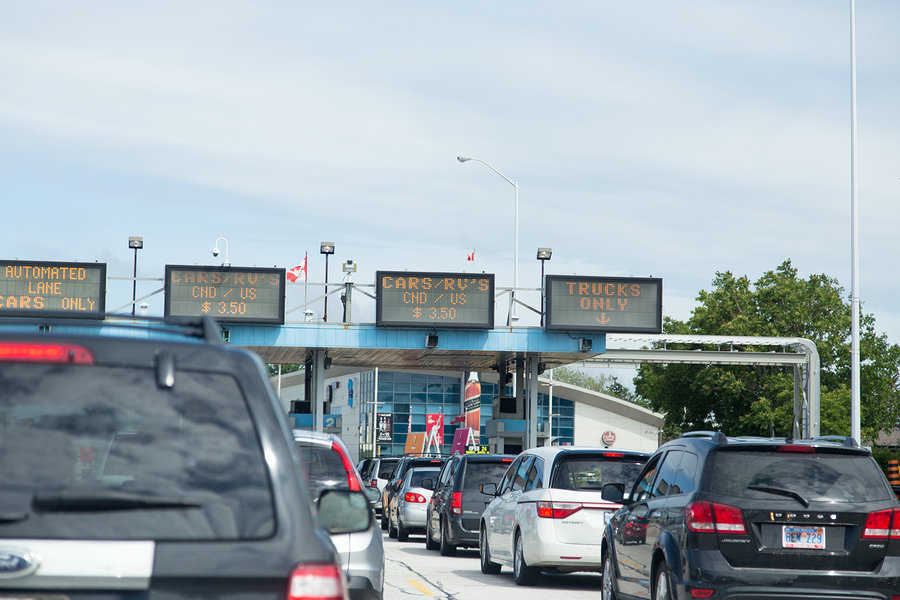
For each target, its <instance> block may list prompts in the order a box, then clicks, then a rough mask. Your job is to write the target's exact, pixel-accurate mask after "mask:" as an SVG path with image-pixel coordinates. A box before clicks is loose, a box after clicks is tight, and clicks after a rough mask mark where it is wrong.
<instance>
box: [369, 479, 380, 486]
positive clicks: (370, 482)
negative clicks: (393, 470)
mask: <svg viewBox="0 0 900 600" xmlns="http://www.w3.org/2000/svg"><path fill="white" fill-rule="evenodd" d="M369 487H378V480H377V479H372V480H370V481H369Z"/></svg>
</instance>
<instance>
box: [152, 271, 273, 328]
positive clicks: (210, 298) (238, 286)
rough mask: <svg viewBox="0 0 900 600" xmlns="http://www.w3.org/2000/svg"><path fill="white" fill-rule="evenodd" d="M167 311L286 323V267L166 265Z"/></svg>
mask: <svg viewBox="0 0 900 600" xmlns="http://www.w3.org/2000/svg"><path fill="white" fill-rule="evenodd" d="M164 287H165V294H166V303H165V315H166V316H167V317H169V316H176V317H205V316H209V317H213V318H215V319H216V320H217V321H220V322H222V323H271V324H282V323H284V269H274V268H264V267H203V266H196V265H193V266H191V265H166V278H165V286H164Z"/></svg>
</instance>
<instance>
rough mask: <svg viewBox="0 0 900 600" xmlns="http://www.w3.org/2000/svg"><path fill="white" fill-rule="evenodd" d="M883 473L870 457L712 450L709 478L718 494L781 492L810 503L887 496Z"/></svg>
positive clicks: (764, 495) (768, 494) (763, 495)
mask: <svg viewBox="0 0 900 600" xmlns="http://www.w3.org/2000/svg"><path fill="white" fill-rule="evenodd" d="M883 480H884V475H883V474H882V473H881V471H880V469H879V468H878V465H877V464H876V463H875V461H874V460H873V459H872V458H871V457H869V456H852V455H847V454H825V453H816V454H799V453H791V452H752V451H730V452H716V453H715V455H714V457H713V468H712V473H711V476H710V477H709V486H710V490H711V491H712V492H713V493H716V494H726V495H730V496H745V497H751V498H766V499H771V498H772V497H773V494H776V495H778V494H780V495H782V496H784V495H785V494H784V491H787V492H789V493H791V494H798V495H799V496H801V497H803V498H804V499H805V500H806V501H808V502H865V501H872V500H884V499H885V498H889V497H890V496H889V495H888V491H887V488H886V485H885V484H884V483H883Z"/></svg>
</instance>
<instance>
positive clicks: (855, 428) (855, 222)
mask: <svg viewBox="0 0 900 600" xmlns="http://www.w3.org/2000/svg"><path fill="white" fill-rule="evenodd" d="M856 179H857V176H856V3H855V1H854V0H850V222H851V223H850V255H851V258H850V320H851V323H850V436H851V437H853V439H855V440H856V441H857V442H860V443H862V439H861V435H862V432H861V427H860V417H859V413H860V389H859V384H860V381H859V207H858V206H857V202H856V188H857V181H856Z"/></svg>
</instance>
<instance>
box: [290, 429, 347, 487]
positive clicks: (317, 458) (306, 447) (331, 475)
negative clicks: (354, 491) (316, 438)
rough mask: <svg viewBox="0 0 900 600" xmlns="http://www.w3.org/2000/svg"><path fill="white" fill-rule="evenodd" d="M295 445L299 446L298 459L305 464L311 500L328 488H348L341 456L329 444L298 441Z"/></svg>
mask: <svg viewBox="0 0 900 600" xmlns="http://www.w3.org/2000/svg"><path fill="white" fill-rule="evenodd" d="M297 445H298V446H300V460H301V461H303V464H304V465H306V474H307V476H308V477H309V491H310V492H311V494H312V497H313V500H315V499H317V498H318V497H319V496H320V495H321V494H322V490H325V489H328V488H341V489H350V481H349V480H348V479H347V471H346V470H345V469H344V463H343V461H342V460H341V456H340V455H339V454H338V453H337V452H335V451H334V450H332V449H331V445H330V444H329V445H327V446H325V445H321V444H305V443H302V442H300V443H298V444H297Z"/></svg>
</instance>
